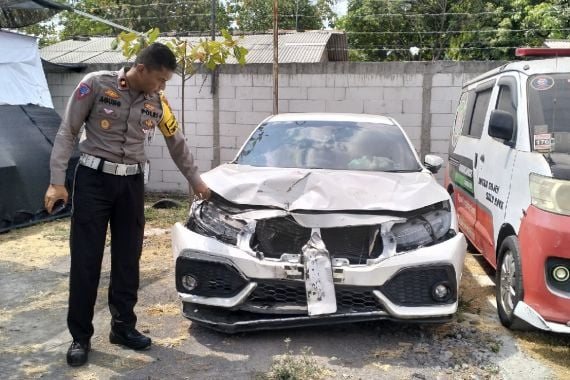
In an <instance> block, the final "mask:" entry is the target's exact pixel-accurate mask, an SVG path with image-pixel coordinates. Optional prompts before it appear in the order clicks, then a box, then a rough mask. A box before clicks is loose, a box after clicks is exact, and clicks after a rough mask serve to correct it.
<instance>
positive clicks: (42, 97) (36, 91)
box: [0, 30, 53, 108]
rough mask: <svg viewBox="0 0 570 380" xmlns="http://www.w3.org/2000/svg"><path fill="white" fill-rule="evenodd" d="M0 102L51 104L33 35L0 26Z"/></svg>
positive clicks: (11, 103) (43, 105)
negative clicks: (0, 27)
mask: <svg viewBox="0 0 570 380" xmlns="http://www.w3.org/2000/svg"><path fill="white" fill-rule="evenodd" d="M0 104H10V105H23V104H36V105H39V106H42V107H49V108H53V103H52V101H51V96H50V93H49V88H48V84H47V80H46V77H45V74H44V70H43V67H42V62H41V59H40V51H39V49H38V43H37V40H36V38H35V37H29V36H24V35H21V34H17V33H12V32H7V31H3V30H0Z"/></svg>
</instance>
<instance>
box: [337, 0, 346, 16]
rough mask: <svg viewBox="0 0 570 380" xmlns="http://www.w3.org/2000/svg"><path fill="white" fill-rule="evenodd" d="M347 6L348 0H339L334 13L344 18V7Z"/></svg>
mask: <svg viewBox="0 0 570 380" xmlns="http://www.w3.org/2000/svg"><path fill="white" fill-rule="evenodd" d="M347 5H348V0H339V1H338V3H337V4H336V6H335V8H334V11H335V12H336V13H337V14H338V15H339V16H344V15H345V14H346V7H347Z"/></svg>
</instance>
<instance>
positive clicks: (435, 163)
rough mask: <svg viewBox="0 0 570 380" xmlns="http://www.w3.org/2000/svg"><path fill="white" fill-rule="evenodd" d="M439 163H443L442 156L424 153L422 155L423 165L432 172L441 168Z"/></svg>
mask: <svg viewBox="0 0 570 380" xmlns="http://www.w3.org/2000/svg"><path fill="white" fill-rule="evenodd" d="M441 165H443V158H441V157H439V156H436V155H433V154H426V156H425V157H424V166H425V167H426V169H427V170H429V171H430V172H432V173H433V174H435V173H437V172H438V171H439V169H441Z"/></svg>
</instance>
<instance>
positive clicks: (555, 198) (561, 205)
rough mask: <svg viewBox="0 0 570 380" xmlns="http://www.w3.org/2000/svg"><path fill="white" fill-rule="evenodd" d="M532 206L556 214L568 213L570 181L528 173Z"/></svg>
mask: <svg viewBox="0 0 570 380" xmlns="http://www.w3.org/2000/svg"><path fill="white" fill-rule="evenodd" d="M530 196H531V200H532V204H533V206H536V207H538V208H539V209H541V210H544V211H549V212H553V213H556V214H562V215H570V181H565V180H560V179H554V178H551V177H545V176H541V175H538V174H535V173H531V174H530Z"/></svg>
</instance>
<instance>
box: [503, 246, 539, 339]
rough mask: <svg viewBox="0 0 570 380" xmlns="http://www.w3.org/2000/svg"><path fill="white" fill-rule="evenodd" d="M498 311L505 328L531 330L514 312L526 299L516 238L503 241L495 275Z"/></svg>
mask: <svg viewBox="0 0 570 380" xmlns="http://www.w3.org/2000/svg"><path fill="white" fill-rule="evenodd" d="M495 285H496V286H495V297H496V299H497V311H498V313H499V319H500V320H501V323H502V324H503V326H505V327H507V328H509V329H511V330H529V328H530V326H529V325H528V324H527V323H526V322H524V321H523V320H521V319H520V318H518V317H517V316H516V315H515V313H514V311H515V308H516V306H517V304H518V303H519V301H522V300H523V297H524V288H523V280H522V266H521V258H520V249H519V241H518V239H517V237H516V236H509V237H507V238H505V240H503V243H502V244H501V248H500V249H499V259H498V262H497V271H496V273H495Z"/></svg>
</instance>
